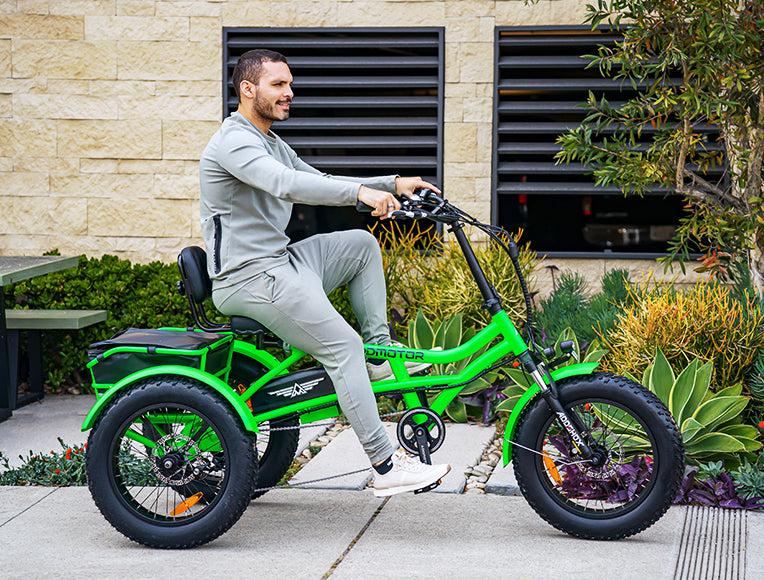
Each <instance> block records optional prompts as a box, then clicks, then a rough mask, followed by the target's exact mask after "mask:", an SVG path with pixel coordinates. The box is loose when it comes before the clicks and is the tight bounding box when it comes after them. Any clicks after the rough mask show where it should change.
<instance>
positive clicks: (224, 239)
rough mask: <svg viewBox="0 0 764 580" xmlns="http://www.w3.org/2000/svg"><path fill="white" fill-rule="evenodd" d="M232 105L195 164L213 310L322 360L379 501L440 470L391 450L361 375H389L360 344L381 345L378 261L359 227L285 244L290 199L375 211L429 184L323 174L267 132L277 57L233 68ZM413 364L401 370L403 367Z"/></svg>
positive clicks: (283, 68) (286, 91) (279, 110)
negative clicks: (347, 311) (342, 306)
mask: <svg viewBox="0 0 764 580" xmlns="http://www.w3.org/2000/svg"><path fill="white" fill-rule="evenodd" d="M233 85H234V89H235V90H236V93H237V96H238V97H239V106H238V110H237V112H236V113H233V114H232V115H231V116H230V117H228V118H227V119H226V120H225V121H223V124H222V126H221V127H220V129H219V130H218V132H217V133H215V135H214V136H213V137H212V139H211V140H210V142H209V144H208V145H207V148H206V149H205V150H204V153H203V154H202V158H201V161H200V178H201V203H200V206H201V220H202V232H203V235H204V241H205V245H206V247H207V255H208V270H209V274H210V278H211V279H212V285H213V292H212V299H213V302H214V303H215V306H216V307H217V308H218V310H220V312H222V313H224V314H227V315H234V314H235V315H240V316H248V317H250V318H253V319H255V320H257V321H258V322H260V323H261V324H263V325H265V326H266V327H267V328H268V329H269V330H270V331H271V332H273V333H274V334H276V335H277V336H279V337H280V338H281V339H282V340H284V341H285V342H287V343H288V344H291V345H292V346H294V347H296V348H299V349H300V350H303V351H305V352H307V353H309V354H311V355H313V356H314V357H315V358H316V360H318V361H319V362H320V363H321V364H323V365H324V368H325V369H326V372H327V373H328V374H329V377H330V378H331V379H332V382H333V383H334V388H335V390H336V392H337V398H338V400H339V404H340V406H341V408H342V411H343V412H344V413H345V415H346V416H347V418H348V420H349V421H350V425H351V426H352V427H353V429H354V431H355V433H356V435H357V436H358V439H359V440H360V442H361V444H362V446H363V449H364V451H365V452H366V454H367V455H368V457H369V460H370V461H371V463H372V466H373V475H374V493H375V495H377V496H380V497H381V496H387V495H393V494H396V493H401V492H405V491H415V490H417V489H422V488H425V487H428V486H430V485H432V484H434V483H435V482H437V481H438V480H439V479H440V478H442V477H443V476H444V475H445V474H446V473H448V471H449V469H450V467H449V466H448V465H425V464H423V463H421V462H420V461H419V460H418V459H415V458H412V457H410V456H408V455H407V454H406V453H405V452H404V451H403V450H398V451H395V449H394V447H393V446H392V444H391V443H390V440H389V438H388V437H387V434H386V433H385V430H384V427H383V425H382V422H381V421H380V419H379V414H378V411H377V406H376V400H375V398H374V394H373V392H372V388H371V383H370V378H369V376H370V375H371V376H372V378H373V379H374V380H379V379H381V378H385V377H386V376H389V375H391V370H390V366H389V363H387V361H385V362H384V363H383V364H382V365H378V366H375V365H371V364H368V365H367V363H366V361H365V359H364V349H363V342H364V341H365V342H367V343H370V344H379V345H384V346H389V345H390V344H391V342H390V333H389V328H388V325H387V315H386V308H387V300H386V288H385V280H384V274H383V271H382V257H381V254H380V250H379V245H378V244H377V241H376V239H375V238H374V236H372V235H371V234H370V233H368V232H365V231H361V230H351V231H345V232H334V233H331V234H321V235H316V236H312V237H309V238H307V239H305V240H301V241H300V242H297V243H295V244H289V238H288V237H287V236H286V234H285V229H286V226H287V223H288V221H289V217H290V215H291V212H292V204H293V203H306V204H314V205H318V204H321V205H335V206H342V205H355V204H356V202H357V201H359V200H360V201H362V202H364V203H365V204H367V205H369V206H371V207H372V208H373V211H372V215H374V216H377V217H381V218H383V219H384V218H385V217H386V216H387V215H388V214H389V213H390V212H391V211H393V210H395V209H399V208H400V203H399V202H398V200H397V199H396V198H395V197H394V195H393V193H397V194H398V195H411V194H412V193H413V192H414V190H415V189H417V188H421V187H428V188H431V189H434V190H435V191H438V190H437V188H435V187H434V186H433V185H432V184H430V183H427V182H425V181H422V179H420V178H418V177H408V178H403V177H398V176H394V175H389V176H383V177H373V178H350V177H335V176H330V175H326V174H322V173H321V172H319V171H317V170H316V169H314V168H313V167H311V166H310V165H308V164H307V163H305V162H304V161H302V160H301V159H300V158H299V157H297V154H296V153H295V152H294V151H293V150H292V149H291V148H290V147H289V146H288V145H287V144H286V143H284V141H282V140H281V139H280V138H279V137H278V136H277V135H276V134H274V133H273V132H271V130H270V129H271V125H272V124H273V123H274V122H275V121H284V120H286V119H287V118H289V107H290V103H291V101H292V97H293V93H292V87H291V85H292V74H291V73H290V71H289V66H288V65H287V61H286V58H284V57H283V56H282V55H281V54H279V53H276V52H272V51H267V50H253V51H249V52H247V53H245V54H243V55H242V56H241V58H239V61H238V62H237V64H236V67H235V68H234V71H233ZM343 284H348V291H349V296H350V303H351V306H352V307H353V311H354V312H355V314H356V316H357V318H358V322H359V324H360V326H361V334H362V336H363V340H362V339H361V337H359V336H358V334H357V333H356V332H355V331H354V330H353V329H352V328H351V327H350V325H348V323H347V322H346V321H345V320H344V319H343V318H342V317H341V316H340V315H339V313H338V312H337V311H336V310H335V309H334V308H333V307H332V305H331V303H330V302H329V300H328V298H327V297H326V296H327V294H328V293H329V292H331V291H332V290H333V289H334V288H337V287H338V286H341V285H343ZM417 370H422V369H421V367H420V368H413V369H411V371H412V372H415V371H417Z"/></svg>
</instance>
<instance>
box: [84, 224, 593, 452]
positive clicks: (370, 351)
mask: <svg viewBox="0 0 764 580" xmlns="http://www.w3.org/2000/svg"><path fill="white" fill-rule="evenodd" d="M431 215H432V214H431ZM440 221H443V222H444V223H448V224H449V225H450V226H451V229H450V231H451V232H452V233H453V234H454V236H455V238H456V240H457V242H458V243H459V246H460V247H461V249H462V252H463V254H464V257H465V259H466V261H467V265H468V266H469V268H470V271H471V273H472V275H473V277H474V279H475V282H476V284H477V286H478V288H479V290H480V292H481V294H482V296H483V298H484V300H485V303H484V307H485V308H486V310H488V312H489V314H490V315H491V321H490V322H489V323H488V325H487V326H486V327H485V328H483V329H482V330H480V331H479V332H478V333H477V334H475V336H473V337H472V338H471V339H470V340H468V341H467V342H466V343H464V344H462V345H460V346H458V347H456V348H453V349H448V350H418V349H412V348H405V347H394V346H389V347H388V346H385V347H381V346H379V345H364V348H365V350H366V356H367V357H370V358H377V359H386V360H388V361H389V362H390V366H391V368H392V371H393V374H394V378H393V379H389V380H385V381H378V382H374V383H372V389H373V391H374V393H375V394H376V395H387V394H393V393H396V394H401V395H402V397H403V400H404V402H405V405H406V407H407V408H408V409H412V408H416V407H429V408H430V409H431V410H432V411H434V412H435V413H436V414H438V415H441V414H443V412H444V411H445V410H446V407H448V405H449V404H450V403H451V402H452V401H453V400H454V399H455V398H456V397H457V396H458V394H459V393H460V392H461V390H462V388H464V386H466V385H468V384H469V383H471V382H473V381H474V380H475V379H477V378H478V377H479V376H482V373H484V371H488V370H489V369H493V368H498V366H500V365H501V364H509V363H510V362H513V363H514V364H515V365H517V364H520V365H522V368H523V370H524V371H525V372H526V373H527V374H528V375H529V376H532V377H533V380H534V384H533V385H532V386H531V387H530V388H529V389H528V390H527V391H526V392H525V394H524V395H523V396H522V397H521V398H520V400H519V401H518V402H517V404H516V405H515V406H514V408H513V409H512V412H511V414H510V416H509V420H508V423H507V427H506V430H505V433H504V445H503V456H504V465H505V466H506V465H507V463H508V462H509V461H510V459H511V457H512V442H513V438H514V433H515V428H516V425H517V421H518V419H519V417H520V415H521V414H522V412H523V410H524V409H525V408H526V407H527V406H528V405H529V404H530V403H531V401H533V400H534V398H535V397H537V396H542V397H543V398H544V399H545V400H546V402H547V403H548V404H549V406H550V408H551V409H552V410H553V412H555V413H556V414H557V416H558V417H559V418H560V420H561V421H562V423H563V424H564V425H565V428H566V429H567V430H568V432H569V434H570V435H571V438H572V440H573V442H574V444H575V445H576V446H577V447H578V448H579V451H580V452H581V454H582V456H583V457H587V456H588V455H589V454H590V452H589V450H588V448H587V446H586V444H585V443H584V441H583V440H582V438H581V435H580V432H579V429H580V428H579V426H577V425H576V424H575V421H571V420H570V418H569V417H568V415H567V412H566V411H565V410H564V409H563V407H562V405H561V404H560V402H559V400H558V398H557V390H556V386H555V383H556V381H557V380H560V379H564V378H567V377H572V376H577V375H588V374H591V373H592V372H593V371H594V369H595V368H596V366H597V363H579V364H572V365H567V366H564V367H562V368H559V369H556V370H551V371H550V370H549V369H547V366H546V364H545V363H540V362H537V358H534V356H533V354H532V353H531V352H530V350H529V347H528V345H527V344H526V343H525V341H524V340H523V338H522V337H521V336H520V334H519V333H518V331H517V328H516V327H515V325H514V324H513V323H512V321H511V320H510V318H509V316H508V315H507V313H506V311H504V310H503V309H502V307H501V299H500V297H499V296H498V294H497V293H496V290H495V289H494V288H493V286H491V284H490V283H489V282H488V281H487V280H486V277H485V274H484V272H483V270H482V268H481V267H480V264H479V263H478V261H477V258H476V257H475V253H474V251H473V249H472V247H471V245H470V243H469V240H468V239H467V236H466V234H465V233H464V230H463V225H462V224H461V223H460V222H459V221H458V217H453V216H452V217H448V218H447V219H441V220H440ZM508 252H509V255H510V257H511V258H512V260H513V263H514V266H515V270H516V272H517V275H518V278H519V280H520V282H521V286H522V288H523V291H524V295H525V298H526V306H527V307H528V308H529V309H530V307H531V305H530V297H529V294H528V292H527V288H526V287H525V281H524V279H523V277H522V272H521V270H520V267H519V263H518V262H517V255H518V250H517V246H516V244H515V242H514V240H511V242H510V249H509V250H508ZM178 330H179V329H178ZM481 351H482V352H481ZM478 353H480V354H478ZM107 355H108V353H107ZM232 355H239V356H242V357H246V358H248V359H250V360H253V361H255V362H257V363H258V364H259V365H260V366H261V367H262V368H264V369H266V371H265V373H264V374H262V375H261V376H260V377H259V378H257V379H256V380H255V381H254V382H252V383H251V384H249V385H244V388H243V389H242V392H236V391H235V390H234V389H232V388H231V386H229V384H228V374H229V372H230V359H229V366H228V368H227V369H226V370H225V372H222V371H221V372H218V374H217V375H213V374H210V373H207V372H205V371H203V370H199V369H196V368H190V367H184V366H180V365H164V366H158V367H151V368H148V369H143V370H141V371H139V372H135V373H133V374H131V375H129V376H126V377H124V378H123V379H122V380H120V381H119V382H118V383H116V384H114V385H113V386H111V387H110V388H109V389H108V390H107V391H106V392H105V393H103V394H101V395H100V396H99V398H98V401H97V402H96V404H95V405H94V406H93V408H92V409H91V411H90V413H89V414H88V416H87V417H86V419H85V422H84V424H83V426H82V429H83V431H84V430H87V429H90V428H92V426H93V425H94V423H95V420H96V418H97V417H98V416H99V415H100V413H101V412H102V411H103V409H104V408H105V407H106V405H108V403H109V401H111V400H112V399H113V397H114V396H115V395H116V394H117V393H118V392H119V391H121V390H122V389H125V388H128V387H129V386H130V385H132V384H133V383H135V382H136V381H138V380H142V379H145V378H148V377H151V376H159V375H168V374H169V375H173V374H175V375H181V376H185V377H189V378H192V379H195V380H197V381H199V382H201V383H203V384H206V385H208V386H209V387H210V388H211V389H213V390H215V391H217V392H219V393H220V394H221V395H222V396H223V397H224V398H225V400H226V401H227V402H228V403H230V405H231V406H232V407H233V409H234V410H235V411H236V413H237V414H238V415H239V417H240V418H241V421H242V424H243V425H244V427H245V428H246V429H247V430H248V431H253V432H258V425H259V424H261V423H263V422H265V421H272V420H276V419H279V418H283V417H287V416H294V415H298V416H299V417H300V421H301V422H302V423H310V422H313V421H318V420H321V419H325V418H327V417H333V416H336V415H338V414H339V413H340V412H341V409H340V408H339V406H338V403H337V395H336V394H335V393H334V392H331V393H328V394H323V395H317V396H315V397H313V398H303V399H301V400H299V401H298V402H292V403H290V402H286V403H285V404H284V405H282V406H278V407H277V408H272V409H270V410H268V411H265V412H254V411H252V410H251V409H250V407H249V405H248V402H249V401H250V399H251V398H252V397H253V396H254V395H255V394H256V393H257V392H258V391H259V390H260V389H262V388H263V387H265V386H266V385H267V384H268V383H270V382H271V381H273V380H274V379H277V378H280V377H283V376H284V375H288V374H290V368H291V367H292V366H293V365H295V363H297V362H298V361H299V360H301V359H302V358H303V357H306V356H307V355H306V353H304V352H302V351H300V350H297V349H293V350H292V351H291V353H290V354H289V355H288V356H286V358H285V359H284V360H278V359H277V358H275V357H274V356H272V355H271V354H269V353H268V352H266V351H265V350H262V349H260V348H257V347H255V346H254V345H252V344H250V343H248V342H245V341H242V340H236V339H234V340H233V346H232ZM476 355H477V356H476ZM473 356H475V358H474V360H471V361H470V362H469V363H468V364H467V365H466V366H465V367H464V368H463V369H462V371H461V372H459V373H458V374H454V375H426V376H416V377H412V376H410V375H409V373H408V372H407V370H406V366H405V362H406V361H408V360H413V361H417V362H425V363H431V364H448V363H455V362H458V361H461V360H465V359H469V358H471V357H473ZM428 389H429V390H430V393H432V392H435V391H436V390H437V395H435V396H434V397H431V398H429V399H428V397H427V396H425V391H426V390H428Z"/></svg>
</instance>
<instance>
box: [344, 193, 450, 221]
mask: <svg viewBox="0 0 764 580" xmlns="http://www.w3.org/2000/svg"><path fill="white" fill-rule="evenodd" d="M395 197H396V199H397V200H398V201H399V202H400V204H401V209H398V210H395V211H392V212H390V213H389V214H388V215H387V217H389V218H392V219H396V218H401V219H403V218H407V219H429V220H432V221H435V222H441V223H446V224H448V223H454V222H456V221H458V219H459V217H458V215H457V214H456V213H454V212H445V211H443V212H441V213H438V212H439V211H440V210H443V209H444V208H445V206H446V205H448V202H447V201H446V200H444V199H443V198H442V197H440V196H439V195H438V194H436V193H435V192H434V191H432V190H431V189H419V190H417V191H416V192H415V193H414V194H413V195H411V196H405V195H404V196H395ZM425 205H426V206H429V208H430V209H429V210H428V209H425V208H424V207H423V206H425ZM355 209H356V211H357V212H360V213H369V212H371V211H373V210H374V208H373V207H371V206H369V205H366V204H365V203H363V202H362V201H358V202H357V203H356V204H355Z"/></svg>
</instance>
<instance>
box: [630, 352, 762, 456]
mask: <svg viewBox="0 0 764 580" xmlns="http://www.w3.org/2000/svg"><path fill="white" fill-rule="evenodd" d="M712 371H713V365H712V363H711V362H707V363H705V364H703V365H700V362H699V361H698V360H697V359H695V360H693V361H692V362H691V363H690V364H689V365H688V366H687V367H686V368H685V369H684V370H683V371H682V372H681V373H680V374H679V376H678V377H677V376H675V375H674V371H673V370H672V369H671V365H669V362H668V360H667V359H666V357H665V355H664V354H663V352H662V351H661V350H660V349H658V350H657V352H656V356H655V362H654V363H653V364H651V365H650V366H649V367H647V369H646V370H645V373H644V376H643V380H642V384H643V385H644V386H645V387H647V388H648V389H650V390H651V391H652V392H653V393H655V394H656V395H657V396H658V398H659V399H660V400H661V401H663V402H664V403H665V405H666V406H667V407H668V408H669V411H671V414H672V415H673V416H674V419H675V420H676V422H677V424H678V425H679V428H680V429H681V432H682V439H683V441H684V449H685V454H686V456H687V458H688V460H690V461H692V462H694V463H698V462H700V461H701V460H703V461H709V460H711V459H724V458H726V457H728V456H729V455H730V454H732V453H750V452H753V451H756V450H758V449H760V448H761V446H762V444H761V442H760V441H758V431H757V430H756V428H755V427H754V426H752V425H744V424H743V420H742V417H741V413H742V412H743V409H745V407H746V405H748V402H749V400H750V399H749V398H748V397H745V396H742V395H741V392H742V385H733V386H731V387H727V388H725V389H722V390H720V391H718V392H716V393H714V392H713V391H711V390H710V389H709V385H710V383H711V373H712ZM632 378H633V377H632Z"/></svg>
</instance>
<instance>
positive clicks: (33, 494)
mask: <svg viewBox="0 0 764 580" xmlns="http://www.w3.org/2000/svg"><path fill="white" fill-rule="evenodd" d="M55 491H56V488H55V487H28V486H23V487H22V486H10V485H0V526H3V525H4V524H6V523H7V522H9V521H10V520H12V519H13V518H15V517H17V516H18V515H19V514H21V513H23V512H25V511H26V510H28V509H29V508H31V507H32V506H33V505H35V504H36V503H37V502H39V501H42V500H43V499H45V498H46V497H47V496H49V495H50V494H51V493H53V492H55ZM0 577H2V569H0Z"/></svg>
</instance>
